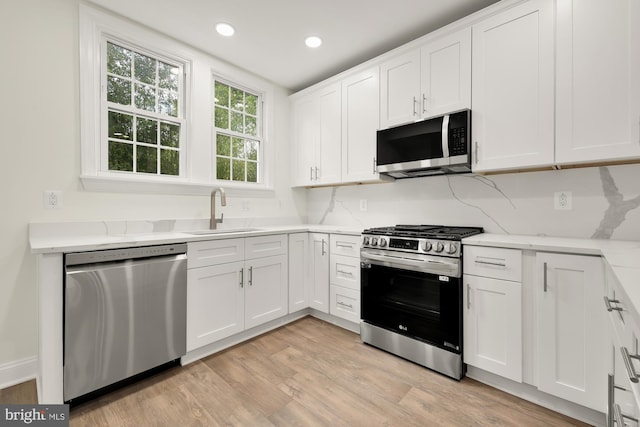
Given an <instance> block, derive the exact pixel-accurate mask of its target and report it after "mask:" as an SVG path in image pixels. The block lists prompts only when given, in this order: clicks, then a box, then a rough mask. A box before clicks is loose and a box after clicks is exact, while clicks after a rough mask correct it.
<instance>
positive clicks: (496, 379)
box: [467, 366, 606, 426]
mask: <svg viewBox="0 0 640 427" xmlns="http://www.w3.org/2000/svg"><path fill="white" fill-rule="evenodd" d="M467 377H469V378H473V379H474V380H476V381H480V382H481V383H484V384H487V385H489V386H491V387H493V388H497V389H498V390H502V391H504V392H507V393H509V394H512V395H514V396H517V397H519V398H521V399H524V400H528V401H529V402H532V403H535V404H536V405H540V406H543V407H545V408H547V409H551V410H552V411H555V412H559V413H561V414H564V415H566V416H568V417H571V418H574V419H576V420H580V421H583V422H585V423H588V424H590V425H593V426H604V425H605V422H606V417H605V415H604V414H603V413H601V412H599V411H596V410H593V409H590V408H586V407H584V406H581V405H577V404H575V403H573V402H569V401H567V400H564V399H561V398H559V397H555V396H552V395H550V394H547V393H544V392H541V391H540V390H538V389H537V388H536V387H534V386H531V385H528V384H524V383H517V382H515V381H511V380H509V379H506V378H502V377H500V376H498V375H495V374H492V373H490V372H487V371H485V370H482V369H479V368H475V367H473V366H467Z"/></svg>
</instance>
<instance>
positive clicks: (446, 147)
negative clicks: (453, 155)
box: [442, 114, 449, 159]
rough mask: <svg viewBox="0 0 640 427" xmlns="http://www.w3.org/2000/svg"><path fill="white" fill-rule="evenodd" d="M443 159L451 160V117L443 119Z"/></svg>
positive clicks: (446, 116)
mask: <svg viewBox="0 0 640 427" xmlns="http://www.w3.org/2000/svg"><path fill="white" fill-rule="evenodd" d="M442 158H444V159H447V158H449V115H448V114H447V115H445V116H444V117H443V118H442Z"/></svg>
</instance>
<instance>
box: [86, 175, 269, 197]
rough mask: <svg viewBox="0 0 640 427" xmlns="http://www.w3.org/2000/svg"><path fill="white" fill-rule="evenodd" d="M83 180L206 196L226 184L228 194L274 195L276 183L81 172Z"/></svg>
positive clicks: (102, 188)
mask: <svg viewBox="0 0 640 427" xmlns="http://www.w3.org/2000/svg"><path fill="white" fill-rule="evenodd" d="M80 181H81V182H82V186H83V187H84V189H85V190H87V191H96V192H108V193H141V194H178V195H195V196H204V195H209V194H211V190H212V189H214V188H218V187H223V188H224V189H225V191H226V192H227V194H228V195H231V196H236V197H271V196H273V194H274V190H273V188H272V187H267V186H266V185H256V186H253V185H243V184H238V183H234V182H222V181H220V182H218V183H198V182H189V181H177V180H171V179H160V180H159V179H145V178H140V177H137V178H136V179H131V178H129V177H119V176H94V175H81V176H80Z"/></svg>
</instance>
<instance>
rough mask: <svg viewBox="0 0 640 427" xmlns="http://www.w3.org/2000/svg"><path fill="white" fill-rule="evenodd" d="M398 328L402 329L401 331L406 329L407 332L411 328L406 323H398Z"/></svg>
mask: <svg viewBox="0 0 640 427" xmlns="http://www.w3.org/2000/svg"><path fill="white" fill-rule="evenodd" d="M398 329H400V330H401V331H405V332H407V331H408V330H409V328H407V327H406V326H404V325H398Z"/></svg>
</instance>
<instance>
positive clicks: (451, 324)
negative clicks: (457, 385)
mask: <svg viewBox="0 0 640 427" xmlns="http://www.w3.org/2000/svg"><path fill="white" fill-rule="evenodd" d="M453 261H458V260H453ZM409 268H411V266H407V265H401V264H397V263H394V262H388V261H386V262H385V261H379V260H373V259H369V258H367V257H366V256H365V255H362V256H361V285H362V288H361V289H362V290H361V292H362V295H361V296H362V301H361V303H362V306H361V307H362V309H361V310H362V312H361V315H362V320H363V321H365V322H367V323H370V324H372V325H375V326H378V327H381V328H384V329H388V330H391V331H394V332H397V333H399V334H402V335H405V336H408V337H412V338H416V339H419V340H421V341H425V342H427V343H429V344H432V345H435V346H437V347H440V348H443V349H445V350H448V351H451V352H454V353H458V354H461V352H462V350H461V347H462V342H461V337H462V299H461V292H462V283H461V280H460V279H459V278H457V277H454V276H447V275H442V274H433V273H427V272H424V271H417V270H420V269H418V268H415V269H414V270H412V269H409Z"/></svg>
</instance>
